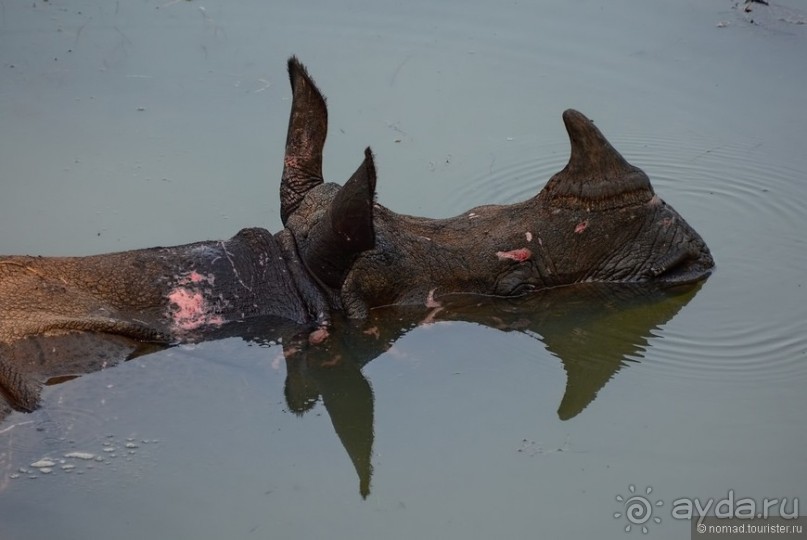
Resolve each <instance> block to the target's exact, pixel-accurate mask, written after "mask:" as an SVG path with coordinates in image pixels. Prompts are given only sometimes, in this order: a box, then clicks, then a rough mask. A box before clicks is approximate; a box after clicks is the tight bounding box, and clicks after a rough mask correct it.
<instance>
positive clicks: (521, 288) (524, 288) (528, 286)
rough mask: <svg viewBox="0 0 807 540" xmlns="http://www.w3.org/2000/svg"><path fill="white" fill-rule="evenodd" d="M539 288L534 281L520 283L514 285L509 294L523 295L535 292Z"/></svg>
mask: <svg viewBox="0 0 807 540" xmlns="http://www.w3.org/2000/svg"><path fill="white" fill-rule="evenodd" d="M537 289H538V287H536V286H535V285H534V284H532V283H519V284H518V285H516V286H515V287H513V290H512V291H510V294H509V295H508V296H523V295H525V294H528V293H531V292H534V291H536V290H537Z"/></svg>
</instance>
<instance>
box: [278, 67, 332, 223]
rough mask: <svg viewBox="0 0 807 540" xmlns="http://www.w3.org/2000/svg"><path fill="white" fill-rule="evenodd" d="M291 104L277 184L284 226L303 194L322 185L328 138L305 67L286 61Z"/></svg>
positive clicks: (323, 111) (318, 98)
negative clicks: (324, 148) (280, 171)
mask: <svg viewBox="0 0 807 540" xmlns="http://www.w3.org/2000/svg"><path fill="white" fill-rule="evenodd" d="M289 79H290V80H291V91H292V96H293V97H292V102H291V115H290V116H289V131H288V134H287V135H286V156H285V158H284V159H283V177H282V179H281V182H280V217H281V219H282V220H283V224H284V225H285V223H286V220H287V219H288V217H289V216H290V215H291V214H293V213H294V211H295V210H297V207H298V206H299V205H300V202H301V201H302V200H303V198H304V197H305V194H306V193H308V192H309V191H310V190H312V189H313V188H315V187H316V186H318V185H319V184H321V183H322V182H323V179H322V149H323V147H324V146H325V136H326V135H327V134H328V109H327V107H326V106H325V98H324V97H322V94H321V93H320V91H319V90H318V89H317V87H316V85H315V84H314V81H313V80H312V79H311V77H310V76H309V75H308V72H307V71H306V70H305V67H303V65H302V64H301V63H300V61H299V60H297V58H296V57H294V56H292V57H291V58H289Z"/></svg>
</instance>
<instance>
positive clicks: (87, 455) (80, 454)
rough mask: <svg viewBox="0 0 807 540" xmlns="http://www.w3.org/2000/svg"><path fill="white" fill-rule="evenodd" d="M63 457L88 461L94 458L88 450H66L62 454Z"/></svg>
mask: <svg viewBox="0 0 807 540" xmlns="http://www.w3.org/2000/svg"><path fill="white" fill-rule="evenodd" d="M64 457H66V458H74V459H83V460H84V461H89V460H91V459H95V454H91V453H89V452H68V453H66V454H65V455H64Z"/></svg>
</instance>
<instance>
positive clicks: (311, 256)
mask: <svg viewBox="0 0 807 540" xmlns="http://www.w3.org/2000/svg"><path fill="white" fill-rule="evenodd" d="M375 182H376V175H375V165H374V163H373V153H372V152H371V151H370V149H369V148H367V149H366V150H365V151H364V162H363V163H362V164H361V166H359V168H358V169H357V170H356V172H355V173H353V176H352V177H351V178H350V180H348V181H347V182H346V183H345V185H344V186H342V188H341V189H340V190H339V192H338V193H337V194H336V196H335V197H334V199H333V201H332V202H331V205H330V207H329V208H328V211H327V212H326V214H325V216H323V219H321V220H320V221H318V222H317V224H316V225H314V226H313V227H312V229H311V232H310V233H309V235H308V240H309V241H308V245H307V247H306V249H305V254H304V255H303V259H304V261H305V264H306V267H307V268H308V270H309V271H310V272H311V273H313V274H314V275H315V276H316V277H317V279H319V280H320V281H321V282H322V283H324V284H325V285H327V286H329V287H331V288H334V289H339V288H340V287H341V286H342V283H343V282H344V280H345V277H346V276H347V273H348V271H350V268H351V266H352V265H353V261H355V260H356V257H357V256H358V255H359V254H360V253H361V252H363V251H366V250H368V249H373V247H375V230H374V229H373V204H374V199H375Z"/></svg>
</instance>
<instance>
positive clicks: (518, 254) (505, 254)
mask: <svg viewBox="0 0 807 540" xmlns="http://www.w3.org/2000/svg"><path fill="white" fill-rule="evenodd" d="M496 256H497V257H498V258H499V259H500V260H505V259H510V260H512V261H518V262H524V261H526V260H527V259H529V258H530V257H532V251H530V250H529V249H527V248H519V249H514V250H512V251H497V252H496Z"/></svg>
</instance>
